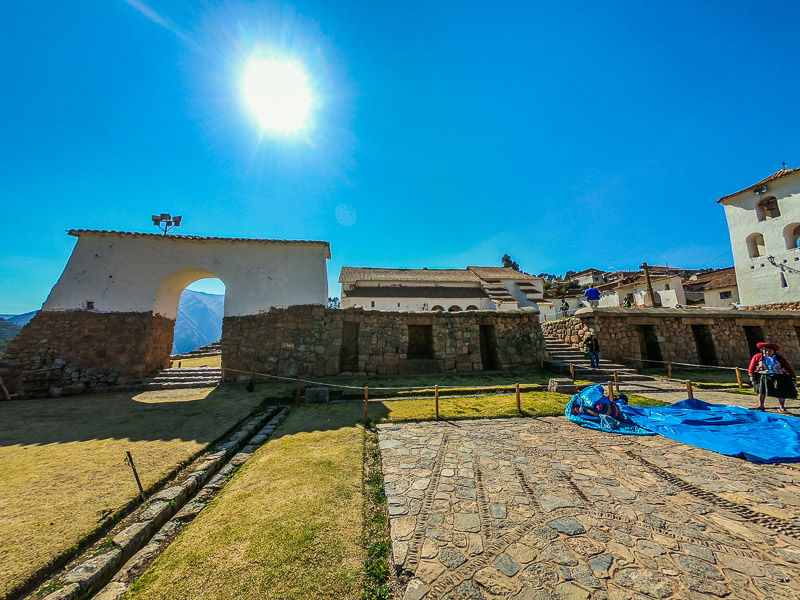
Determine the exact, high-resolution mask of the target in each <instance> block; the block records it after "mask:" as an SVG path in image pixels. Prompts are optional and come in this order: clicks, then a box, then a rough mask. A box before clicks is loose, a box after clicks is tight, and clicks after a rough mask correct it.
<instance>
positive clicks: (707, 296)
mask: <svg viewBox="0 0 800 600" xmlns="http://www.w3.org/2000/svg"><path fill="white" fill-rule="evenodd" d="M723 292H730V294H731V297H730V298H720V294H721V293H723ZM737 302H739V290H738V289H737V288H736V286H733V287H726V288H718V289H714V290H706V291H704V292H703V303H704V304H705V305H706V306H714V307H723V308H725V307H730V305H731V304H736V303H737Z"/></svg>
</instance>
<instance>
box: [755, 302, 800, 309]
mask: <svg viewBox="0 0 800 600" xmlns="http://www.w3.org/2000/svg"><path fill="white" fill-rule="evenodd" d="M747 310H800V302H777V303H775V304H759V305H757V306H748V307H747Z"/></svg>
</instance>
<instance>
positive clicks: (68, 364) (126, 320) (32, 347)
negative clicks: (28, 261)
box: [4, 310, 175, 396]
mask: <svg viewBox="0 0 800 600" xmlns="http://www.w3.org/2000/svg"><path fill="white" fill-rule="evenodd" d="M174 325H175V322H174V321H173V320H171V319H167V318H165V317H161V316H157V315H153V314H152V313H138V312H131V313H107V312H94V311H87V310H58V311H40V312H38V313H37V314H36V315H35V316H34V317H33V319H31V321H30V323H28V324H27V325H26V326H25V327H24V328H23V329H22V331H20V332H19V334H17V336H16V337H15V338H14V339H13V340H11V342H10V343H9V345H8V349H7V350H6V353H5V355H4V358H6V359H11V360H15V361H18V362H20V363H22V368H23V371H24V375H23V377H22V381H21V387H22V389H16V390H14V391H13V392H12V393H25V394H29V395H30V394H32V395H42V394H48V393H49V395H51V396H62V395H70V394H79V393H82V392H84V391H87V390H91V389H94V388H103V387H107V386H111V385H119V384H123V383H125V382H126V381H127V380H130V379H132V378H141V377H144V376H145V375H147V374H149V373H152V372H154V371H158V370H160V369H163V368H166V367H168V366H169V357H170V351H171V350H172V336H173V329H174Z"/></svg>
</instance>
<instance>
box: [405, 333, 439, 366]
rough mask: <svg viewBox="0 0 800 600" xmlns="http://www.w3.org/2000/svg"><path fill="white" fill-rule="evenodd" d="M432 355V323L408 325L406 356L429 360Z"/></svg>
mask: <svg viewBox="0 0 800 600" xmlns="http://www.w3.org/2000/svg"><path fill="white" fill-rule="evenodd" d="M433 356H434V355H433V325H409V326H408V358H409V359H411V360H420V359H425V360H429V359H432V358H433Z"/></svg>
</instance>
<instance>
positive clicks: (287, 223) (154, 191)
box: [0, 0, 800, 313]
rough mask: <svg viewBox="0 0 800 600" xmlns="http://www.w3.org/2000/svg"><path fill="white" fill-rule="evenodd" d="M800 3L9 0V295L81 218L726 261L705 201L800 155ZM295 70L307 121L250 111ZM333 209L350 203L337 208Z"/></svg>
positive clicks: (451, 255) (400, 243)
mask: <svg viewBox="0 0 800 600" xmlns="http://www.w3.org/2000/svg"><path fill="white" fill-rule="evenodd" d="M798 17H800V8H798V5H797V3H794V2H773V3H769V4H764V3H756V2H731V1H727V2H721V1H720V2H711V1H709V2H700V3H698V2H679V1H673V2H640V1H621V2H616V3H601V2H596V1H594V2H588V1H587V2H582V1H578V2H570V3H554V2H549V3H544V2H519V3H500V4H489V3H471V2H438V3H427V2H418V3H417V2H402V3H400V2H397V3H386V2H346V1H339V2H321V1H320V2H298V3H294V4H285V3H274V2H241V1H237V0H233V1H231V0H229V1H226V2H224V3H221V2H220V3H217V2H196V3H191V4H188V5H181V4H180V3H178V2H174V1H170V2H167V1H165V0H127V1H126V0H105V1H104V2H61V1H58V2H56V1H53V2H48V1H44V0H42V1H34V2H17V3H12V4H10V5H9V6H7V7H5V9H4V18H3V24H2V36H0V51H2V56H3V57H4V60H3V61H2V63H0V77H1V78H2V82H3V90H4V91H3V94H2V95H0V110H1V111H2V115H3V118H2V120H0V200H1V201H2V210H3V214H4V216H5V228H4V229H5V231H4V235H3V236H2V239H0V256H1V259H0V313H21V312H25V311H29V310H33V309H37V308H39V307H40V306H41V304H42V302H43V301H44V300H45V298H46V296H47V294H48V292H49V290H50V288H51V287H52V286H53V284H54V283H55V282H56V280H57V278H58V276H59V274H60V272H61V270H62V268H63V267H64V265H65V264H66V261H67V259H68V258H69V255H70V252H71V250H72V248H73V245H74V243H75V241H74V238H71V237H69V236H67V235H66V234H65V230H67V229H70V228H90V229H118V230H130V231H151V230H152V231H155V229H154V228H153V226H152V224H151V223H150V215H151V214H153V213H160V212H172V213H173V214H183V215H184V225H183V227H181V229H180V231H179V232H180V233H184V234H190V235H212V236H240V237H262V238H289V239H321V240H327V241H329V242H330V243H331V250H332V254H333V259H332V260H331V261H330V262H329V265H328V270H329V281H330V285H331V295H338V293H339V286H338V284H337V283H336V280H337V278H338V273H339V269H340V268H341V266H343V265H348V266H375V267H430V268H436V267H465V266H466V265H468V264H479V265H482V264H485V265H491V264H499V260H500V257H501V256H502V254H504V253H506V252H508V253H510V254H511V255H512V257H513V258H514V259H515V260H517V261H518V262H519V263H520V265H521V266H522V268H523V270H525V271H527V272H531V273H534V274H536V273H539V272H542V271H547V272H553V273H564V272H565V271H566V270H568V269H573V270H580V269H583V268H588V267H597V268H630V267H634V266H635V265H638V264H640V263H641V262H642V261H645V260H646V261H648V262H650V263H651V264H662V263H665V262H668V263H669V264H670V265H681V266H686V267H701V266H709V267H721V266H727V265H730V264H732V257H731V253H730V241H729V238H728V233H727V227H726V223H725V217H724V212H723V210H722V208H721V207H720V206H719V205H717V204H716V203H715V200H716V199H717V198H719V197H721V196H723V195H726V194H728V193H731V192H734V191H737V190H739V189H741V188H743V187H746V186H747V185H750V184H752V183H755V182H756V181H758V180H760V179H762V178H763V177H766V176H767V175H769V174H771V173H773V172H774V171H776V170H778V169H779V168H780V167H781V162H782V161H786V162H787V163H788V164H789V166H790V167H797V166H800V148H798V144H800V120H798V119H797V99H798V98H800V89H798V88H800V81H799V80H798V78H797V76H796V73H797V72H798V71H799V70H800V65H799V64H798V62H799V60H798V59H800V45H798V44H797V41H796V38H797V36H796V26H797V23H798ZM262 55H271V56H274V55H280V56H285V57H287V58H291V59H293V60H295V61H298V62H299V63H301V64H302V65H303V66H304V68H305V70H306V72H307V74H308V77H309V82H310V85H311V88H312V90H313V94H314V105H313V109H312V116H311V121H310V125H309V127H308V129H307V130H306V131H305V132H303V133H302V134H295V135H288V134H281V135H271V134H267V135H264V134H262V132H261V131H260V129H259V127H258V125H257V124H256V122H255V120H254V118H253V116H252V115H251V114H250V112H249V111H248V109H247V107H246V106H245V104H244V102H243V100H242V95H241V75H242V71H243V69H244V65H245V64H246V63H247V60H248V59H249V58H250V57H252V56H262ZM337 215H338V218H337Z"/></svg>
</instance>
